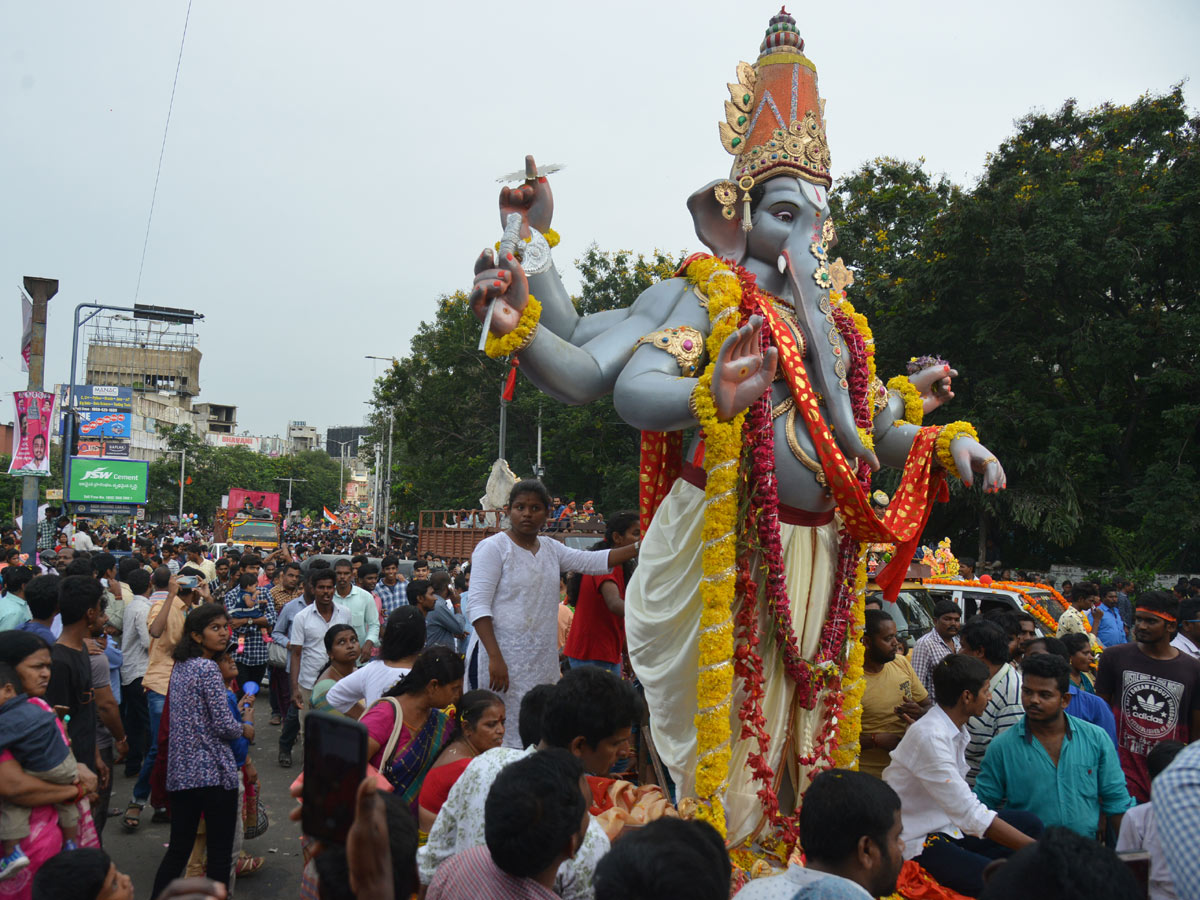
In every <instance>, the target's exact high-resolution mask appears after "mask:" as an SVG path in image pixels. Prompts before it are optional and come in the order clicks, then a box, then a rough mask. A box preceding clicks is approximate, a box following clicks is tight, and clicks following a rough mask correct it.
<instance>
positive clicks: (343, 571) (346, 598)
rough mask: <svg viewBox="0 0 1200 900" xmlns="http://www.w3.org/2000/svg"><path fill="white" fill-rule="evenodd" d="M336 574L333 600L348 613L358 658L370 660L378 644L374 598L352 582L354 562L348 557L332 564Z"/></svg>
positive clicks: (376, 610) (377, 615)
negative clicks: (356, 638)
mask: <svg viewBox="0 0 1200 900" xmlns="http://www.w3.org/2000/svg"><path fill="white" fill-rule="evenodd" d="M333 574H334V575H335V576H336V579H337V580H336V585H335V588H334V597H333V599H334V602H335V603H337V604H339V605H341V606H344V607H345V608H346V609H347V610H348V611H349V613H350V624H351V625H352V626H354V633H355V634H356V635H358V645H359V647H360V648H361V652H360V653H359V660H360V661H361V662H370V660H371V656H372V655H373V654H374V652H375V647H376V646H378V644H379V610H378V608H377V607H376V606H375V598H374V597H372V596H371V594H370V593H369V592H368V591H364V590H363V589H362V588H360V587H359V586H358V585H357V584H355V583H354V564H353V563H351V562H350V560H348V559H339V560H338V561H337V562H336V563H334V564H333Z"/></svg>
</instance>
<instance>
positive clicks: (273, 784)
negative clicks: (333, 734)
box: [103, 713, 303, 900]
mask: <svg viewBox="0 0 1200 900" xmlns="http://www.w3.org/2000/svg"><path fill="white" fill-rule="evenodd" d="M267 718H269V713H268V715H266V716H263V721H264V722H265V721H266V720H267ZM278 739H279V728H278V727H274V726H271V725H264V726H263V727H262V728H260V730H259V734H258V738H257V742H256V743H255V745H254V746H252V747H251V748H250V756H251V759H253V760H254V765H255V766H256V767H257V768H258V772H259V779H260V781H261V784H262V797H263V802H264V803H265V804H266V807H267V811H268V814H269V816H270V819H271V827H270V828H269V829H267V833H266V834H264V835H262V836H261V837H258V838H255V839H254V840H252V841H247V842H246V845H245V847H246V852H248V853H252V854H253V855H255V856H262V857H264V858H265V859H266V864H265V865H263V867H262V868H261V869H259V870H258V873H257V874H255V875H253V876H251V877H250V878H245V879H242V878H239V879H238V883H237V887H236V889H235V891H236V896H237V898H238V900H278V898H281V897H295V896H297V894H298V893H299V885H300V870H301V868H302V864H301V857H300V826H299V824H298V823H295V822H291V821H289V820H288V817H287V814H288V810H290V809H291V808H292V806H293V804H294V801H293V800H292V799H291V797H289V796H288V787H289V785H291V783H292V781H293V780H294V779H295V777H296V776H297V775H298V774H300V766H301V764H302V763H303V753H302V745H300V744H297V746H296V748H295V751H294V759H295V764H294V765H293V766H292V768H290V769H281V768H279V765H278V764H277V763H276V762H275V757H276V755H277V752H278ZM116 778H117V781H116V784H115V786H114V787H113V797H112V802H111V804H110V806H111V807H112V808H114V809H115V808H116V807H118V806H122V805H123V804H125V803H127V802H128V801H129V795H130V792H131V789H132V787H133V779H131V778H126V777H125V776H124V774H123V770H122V767H120V766H118V767H117V775H116ZM169 837H170V826H169V825H153V824H151V822H150V809H149V807H147V809H146V810H145V811H144V812H143V813H142V824H141V826H140V827H139V828H138V830H137V831H136V832H135V833H134V834H126V833H125V832H124V830H123V829H122V828H121V822H120V819H119V818H116V819H109V821H108V824H107V825H106V826H105V828H104V836H103V843H104V849H105V850H106V851H107V852H108V854H109V856H111V857H112V858H113V861H114V862H115V863H116V864H117V868H118V869H120V870H121V871H122V872H125V873H126V874H128V875H129V876H130V877H132V878H133V883H134V888H135V891H136V896H137V898H138V900H143V898H145V900H150V889H151V888H152V887H153V885H154V875H155V873H156V872H157V871H158V864H159V863H160V862H161V861H162V857H163V853H164V852H166V843H167V839H168V838H169Z"/></svg>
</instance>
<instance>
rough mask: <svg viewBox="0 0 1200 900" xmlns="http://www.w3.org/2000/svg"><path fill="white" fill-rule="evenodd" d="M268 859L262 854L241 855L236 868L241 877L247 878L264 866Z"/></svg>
mask: <svg viewBox="0 0 1200 900" xmlns="http://www.w3.org/2000/svg"><path fill="white" fill-rule="evenodd" d="M264 862H266V860H265V859H264V858H263V857H261V856H239V857H238V860H237V863H236V865H235V869H236V871H237V875H238V877H239V878H245V877H246V876H247V875H253V874H254V873H255V872H257V871H258V870H259V869H261V868H262V867H263V863H264Z"/></svg>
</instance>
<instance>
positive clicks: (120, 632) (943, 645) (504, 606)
mask: <svg viewBox="0 0 1200 900" xmlns="http://www.w3.org/2000/svg"><path fill="white" fill-rule="evenodd" d="M564 507H565V505H564V504H560V503H559V502H558V501H557V500H556V498H553V497H552V496H551V495H550V494H549V493H548V492H547V491H546V489H545V487H544V486H542V485H541V483H540V482H537V481H525V482H521V483H519V484H518V485H517V486H516V487H515V488H514V489H513V492H512V494H511V496H510V502H509V504H508V507H507V509H506V521H505V526H506V527H505V528H504V530H503V531H501V532H499V533H497V534H494V535H492V536H490V537H488V538H486V539H485V540H483V541H482V542H480V543H479V544H478V545H477V546H476V548H475V551H474V553H473V554H472V557H471V559H470V560H469V561H464V560H456V559H445V560H444V559H439V558H437V557H435V556H433V555H432V554H427V555H426V556H424V557H421V558H416V559H409V560H404V559H401V558H400V557H399V556H398V555H393V554H392V553H391V552H388V551H382V550H381V549H380V548H378V547H375V546H373V545H372V544H371V543H370V541H369V540H368V541H364V540H363V539H362V538H355V537H353V536H351V535H343V534H340V533H337V532H329V531H326V532H297V531H295V530H290V531H289V532H288V534H287V535H286V536H287V537H288V538H292V540H285V542H284V544H283V545H281V547H280V548H278V549H277V550H274V551H272V552H270V553H265V554H260V553H256V552H252V551H246V552H237V551H236V550H232V549H231V550H229V551H228V552H227V553H226V554H225V555H223V556H220V557H217V558H213V556H212V555H211V553H210V552H209V545H208V543H207V541H206V540H205V539H206V537H207V536H206V535H204V534H203V533H196V532H194V531H188V532H184V533H179V532H177V531H174V530H172V529H163V528H150V527H147V528H143V529H141V530H140V531H137V532H132V533H131V531H129V530H125V529H116V528H113V529H107V528H105V527H103V526H101V527H96V528H92V527H89V526H88V525H86V524H83V523H80V524H77V525H73V524H72V523H70V522H69V521H66V520H63V519H55V520H51V519H49V518H48V519H47V523H49V524H48V525H47V527H44V528H40V529H39V553H38V556H37V558H36V559H35V560H23V559H21V558H20V557H19V556H12V555H10V554H8V553H5V554H3V558H4V560H5V563H4V565H3V566H2V567H0V580H2V581H3V588H4V593H3V595H2V596H0V750H2V751H3V753H2V754H0V801H2V803H3V807H2V810H0V841H3V859H2V860H0V898H3V897H6V896H14V897H20V896H24V897H29V896H33V897H37V898H39V900H40V898H43V897H44V898H52V897H54V898H57V897H62V898H64V900H65V898H72V900H74V898H83V897H86V898H88V900H92V898H99V897H105V898H108V897H122V896H132V886H131V885H130V884H129V879H128V878H126V877H125V876H123V875H121V874H120V873H119V872H118V871H117V869H116V866H115V865H113V863H112V861H111V859H110V858H109V857H108V856H107V855H106V854H105V853H104V852H103V851H102V850H101V849H99V848H100V845H101V841H102V836H103V834H104V832H105V828H106V824H107V819H108V809H109V805H110V797H111V793H112V790H113V777H112V775H113V769H114V768H115V767H116V766H118V765H123V767H124V772H125V775H126V777H127V778H128V779H129V780H130V782H132V788H131V792H130V798H129V801H128V803H127V805H126V806H125V809H124V813H123V814H122V815H121V816H120V825H121V827H122V828H123V829H124V830H125V831H127V832H136V831H137V830H138V829H139V828H140V827H142V825H143V821H142V820H143V815H144V814H145V815H150V816H151V817H152V818H153V819H154V820H156V821H163V822H169V825H170V837H169V840H168V842H167V845H166V848H165V852H164V854H163V857H162V860H161V863H160V865H159V868H158V872H157V876H156V878H155V880H154V884H153V894H152V896H154V897H173V896H177V897H182V896H187V895H188V893H187V892H189V891H191V892H193V893H194V892H199V895H209V896H216V897H220V896H229V894H230V892H231V891H232V890H233V887H234V885H235V883H236V880H237V878H239V877H243V878H244V877H247V876H249V875H253V874H254V873H255V872H256V871H258V870H259V869H260V868H261V867H262V866H263V865H264V864H265V863H264V860H263V858H262V857H256V856H253V855H251V854H249V853H247V852H246V851H244V850H243V849H242V841H243V840H244V834H245V831H246V828H247V825H248V815H250V813H248V811H249V810H252V809H253V807H254V804H253V802H250V801H251V800H252V798H253V797H255V796H256V795H257V792H258V790H259V784H258V782H259V776H258V772H257V771H256V769H255V766H254V763H253V761H252V760H251V759H250V757H249V753H248V750H249V745H250V743H251V742H252V741H255V740H256V737H257V739H258V740H259V741H260V742H261V741H262V740H263V739H264V735H265V734H267V733H268V732H266V730H265V729H264V727H263V725H262V717H264V716H266V715H269V717H270V718H269V719H268V727H273V728H277V729H278V735H277V738H274V740H277V742H278V745H277V751H275V752H274V755H275V761H276V764H277V765H278V766H279V767H281V768H285V769H286V768H290V767H292V766H293V764H294V763H293V757H292V753H293V750H294V749H295V747H296V744H297V743H298V741H299V737H300V734H301V731H302V726H303V720H304V718H305V717H306V715H307V714H308V713H309V712H313V711H316V712H322V713H326V714H332V715H338V716H345V717H348V718H351V719H355V720H358V721H359V722H361V723H362V725H363V726H364V727H365V729H366V733H367V752H368V759H369V764H370V768H369V775H368V777H367V779H366V780H365V781H364V782H363V785H362V787H361V788H360V792H359V804H358V810H357V812H358V821H356V824H355V826H354V828H352V833H351V838H350V839H348V840H347V843H346V845H345V846H325V847H322V846H320V845H319V844H317V843H314V842H311V841H306V862H305V867H304V872H303V876H302V881H301V884H300V885H299V887H298V891H299V893H300V895H301V896H302V897H306V898H307V897H322V898H341V897H359V898H365V897H400V898H408V897H410V896H413V895H414V894H418V893H420V894H422V895H423V896H425V897H429V898H443V900H456V898H475V897H482V896H487V897H497V898H505V897H514V898H515V897H521V898H527V897H546V898H550V897H556V896H557V897H565V898H592V897H597V898H602V900H604V898H618V897H622V898H640V897H647V898H649V897H655V898H658V897H663V896H685V895H691V896H695V897H697V898H700V900H703V898H709V897H711V898H714V900H715V898H718V897H722V898H723V897H727V896H728V895H729V892H730V888H731V877H732V873H733V869H732V867H731V863H730V858H729V856H728V854H727V853H726V851H725V848H724V846H723V844H722V842H721V840H720V838H719V836H718V835H717V833H716V832H715V831H713V830H712V829H711V828H710V827H709V826H707V825H705V824H703V823H701V822H698V821H691V820H687V819H684V818H680V817H679V815H678V813H677V812H676V809H675V807H674V805H672V804H671V803H670V802H667V801H669V800H674V799H678V798H675V797H673V796H672V791H673V786H672V785H670V784H669V780H668V779H663V778H662V777H661V774H660V777H659V778H658V779H657V780H658V781H660V783H661V782H662V781H667V782H668V783H665V784H661V786H660V788H657V789H656V790H659V791H660V792H661V796H662V798H663V803H662V804H661V806H660V807H659V817H657V818H655V819H654V820H653V821H649V822H648V823H647V822H646V821H645V820H642V821H638V822H637V823H636V824H629V825H626V826H625V827H624V828H623V829H622V828H618V829H617V830H616V831H615V832H614V833H611V835H610V832H609V831H606V828H605V827H602V825H601V824H600V823H601V821H602V820H603V817H604V814H605V812H606V811H608V810H610V809H612V807H613V804H614V800H613V797H614V796H616V795H617V794H618V793H619V791H614V790H613V784H614V783H619V782H624V781H638V780H640V779H643V778H644V776H646V775H647V774H649V773H651V772H653V768H652V767H651V766H649V765H647V766H645V767H641V766H638V765H636V764H633V765H631V764H632V763H633V758H634V757H635V756H638V755H641V756H642V757H643V759H645V758H646V757H647V756H652V754H650V753H649V752H648V749H647V746H646V742H644V741H643V740H642V739H641V732H642V731H643V730H644V729H645V727H646V724H647V723H646V722H645V720H644V704H643V703H642V701H641V699H640V696H639V693H638V685H637V681H636V677H635V674H634V673H633V672H632V671H631V670H630V668H629V665H628V660H627V656H626V654H625V647H624V629H623V614H624V592H625V585H626V583H627V582H628V579H629V577H630V575H631V573H632V570H633V567H634V565H635V564H636V556H637V552H638V548H639V546H640V531H639V522H638V516H637V515H636V513H625V512H617V513H613V514H611V515H610V516H609V517H608V518H607V519H606V520H603V522H604V526H603V529H604V530H603V532H602V535H603V536H602V537H601V536H600V535H599V534H598V535H597V538H598V540H597V543H596V545H595V547H594V548H593V549H591V550H576V549H572V548H570V547H568V546H566V545H565V544H564V543H562V542H561V541H559V540H556V539H555V538H554V537H553V536H552V535H551V534H548V533H547V532H548V531H551V530H552V529H553V523H554V522H555V521H557V519H558V516H557V515H556V513H558V512H561V509H562V508H564ZM374 554H378V555H374ZM328 557H333V559H332V560H331V559H329V558H328ZM373 559H377V560H379V561H378V562H375V561H373ZM1129 587H1131V586H1128V585H1126V584H1125V583H1116V584H1112V585H1099V586H1098V585H1094V584H1091V583H1079V584H1074V585H1070V584H1068V585H1064V588H1065V590H1066V592H1067V596H1068V598H1069V600H1070V607H1069V609H1068V610H1067V611H1066V612H1065V613H1064V614H1063V615H1062V619H1061V621H1060V622H1059V625H1058V628H1057V634H1056V635H1050V634H1043V633H1041V631H1042V629H1041V628H1040V627H1039V624H1038V622H1037V620H1035V619H1034V618H1033V616H1031V615H1028V614H1027V613H1022V612H1016V611H1010V610H991V611H989V612H986V613H984V614H982V615H978V616H975V617H973V618H971V619H969V620H967V621H965V622H964V621H962V610H961V608H960V607H959V606H958V605H957V604H956V603H954V602H953V601H942V602H940V603H939V604H938V605H937V606H936V607H935V608H934V609H933V619H934V627H933V629H932V630H930V631H929V633H928V634H925V635H924V636H922V637H921V638H920V639H919V640H917V641H916V642H915V644H914V645H913V646H912V648H911V650H909V648H907V647H905V646H904V645H903V644H902V642H901V637H902V635H901V633H900V632H898V630H897V624H896V621H897V620H896V619H895V618H894V617H893V616H892V615H890V614H889V612H888V611H886V610H885V609H884V608H883V606H884V603H885V602H886V601H883V600H881V599H872V601H871V602H870V604H869V608H868V609H867V611H866V625H865V633H864V635H863V644H864V673H865V677H866V692H865V694H864V696H863V699H862V734H861V739H860V743H861V748H862V749H861V759H860V765H859V769H860V771H859V772H850V771H841V770H837V771H833V772H829V773H825V774H822V775H820V776H818V777H817V778H816V779H815V780H814V781H813V782H812V785H811V786H810V787H809V789H808V790H807V792H806V793H805V795H804V803H803V805H802V807H801V812H800V816H799V821H798V828H799V835H800V846H801V847H802V849H803V854H804V860H803V865H801V864H798V863H796V862H795V861H793V864H792V865H790V866H789V867H788V868H787V869H786V870H784V871H783V872H782V874H778V875H776V876H774V877H764V878H756V879H754V880H752V881H750V883H749V884H747V885H745V886H744V887H741V891H740V893H741V895H742V896H745V897H747V898H750V900H753V898H774V897H796V898H818V897H831V898H841V897H862V896H870V897H876V896H886V895H889V894H890V893H892V892H893V891H894V890H895V889H896V887H897V882H898V879H901V878H902V872H903V871H904V866H905V863H906V861H909V860H911V861H914V862H915V863H917V864H919V866H920V867H921V868H922V869H923V870H924V872H926V873H928V874H929V875H930V876H932V877H933V878H935V879H936V880H937V881H938V882H939V883H940V884H941V885H943V886H944V887H946V888H949V889H952V890H954V891H957V892H958V893H960V894H962V895H965V896H972V897H976V896H978V897H1012V896H1030V897H1041V896H1046V897H1049V896H1055V897H1060V896H1062V897H1071V896H1079V897H1083V896H1087V897H1089V898H1092V897H1127V896H1129V897H1132V896H1137V894H1136V888H1135V887H1134V878H1133V875H1132V874H1131V873H1130V870H1129V868H1128V867H1127V866H1126V865H1125V863H1123V862H1122V861H1121V860H1120V858H1119V857H1118V856H1117V855H1116V852H1114V851H1121V852H1122V853H1134V854H1135V855H1136V853H1137V852H1139V851H1140V852H1142V853H1143V854H1145V855H1146V856H1148V859H1149V873H1148V883H1149V886H1150V896H1152V897H1155V898H1159V897H1161V898H1172V897H1189V896H1200V864H1196V863H1195V862H1194V857H1195V852H1194V844H1193V842H1194V840H1195V839H1196V837H1197V836H1200V821H1197V820H1196V817H1195V815H1194V809H1195V808H1200V806H1198V804H1200V751H1196V749H1195V748H1194V747H1188V746H1187V745H1188V743H1189V741H1190V739H1191V736H1192V735H1193V734H1197V733H1200V732H1198V731H1197V729H1200V659H1198V658H1197V657H1200V583H1189V582H1181V583H1180V584H1179V585H1177V586H1176V588H1175V590H1174V591H1173V592H1164V591H1157V590H1144V591H1141V592H1140V593H1135V592H1131V591H1130V590H1129ZM260 689H261V691H262V693H264V694H265V695H266V705H267V707H268V708H267V709H262V708H261V707H262V706H263V705H264V704H263V699H262V698H261V697H258V698H257V700H258V703H257V706H258V707H259V709H258V715H259V717H260V718H259V722H258V726H257V734H256V723H255V714H256V702H255V700H256V696H257V695H258V693H259V691H260ZM267 740H272V738H267ZM301 781H302V780H299V779H298V781H297V784H296V785H294V786H293V793H294V794H295V795H296V796H299V795H300V792H301V789H300V787H299V784H300V783H301ZM1166 784H1170V785H1172V790H1171V791H1170V792H1167V791H1166V790H1165V789H1164V787H1163V785H1166ZM122 802H123V801H122ZM147 806H150V807H151V808H152V812H147V811H146V807H147ZM1189 811H1190V812H1189ZM609 821H611V819H610V820H609ZM999 860H1006V862H1004V863H1003V865H1000V864H999V863H998V861H999ZM385 864H386V865H385ZM385 869H386V871H384V870H385ZM201 875H203V876H204V878H203V879H201V880H200V881H197V880H196V878H197V877H198V876H201ZM735 883H736V882H735ZM181 885H182V886H183V887H180V886H181ZM1131 891H1132V893H1131ZM1017 892H1019V893H1017Z"/></svg>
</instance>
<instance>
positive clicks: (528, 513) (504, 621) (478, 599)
mask: <svg viewBox="0 0 1200 900" xmlns="http://www.w3.org/2000/svg"><path fill="white" fill-rule="evenodd" d="M549 508H550V494H549V493H548V492H547V491H546V488H545V486H544V485H543V484H542V483H541V482H540V481H536V480H532V479H530V480H527V481H521V482H518V483H517V484H516V485H515V486H514V487H513V489H512V492H511V493H510V494H509V500H508V507H507V512H508V517H509V523H510V524H509V527H508V529H506V530H505V531H503V532H501V533H500V534H497V535H493V536H492V537H490V538H488V539H487V540H484V541H481V542H480V543H479V544H478V545H477V546H476V547H475V551H474V553H472V555H471V610H470V615H471V624H472V626H473V627H474V629H475V631H474V634H472V635H471V640H470V642H469V643H468V644H467V684H469V685H470V689H471V690H476V689H478V688H491V690H493V691H495V692H496V693H498V694H499V695H500V697H501V698H502V699H503V700H504V703H505V706H506V707H507V708H508V709H510V710H513V711H514V712H516V713H518V714H519V711H520V708H521V698H522V697H524V696H525V693H526V692H527V691H528V690H529V689H530V688H532V687H533V686H534V685H538V684H553V683H555V682H556V681H558V676H559V670H558V603H559V593H558V590H559V579H560V577H561V576H562V574H563V573H564V572H582V573H583V574H585V575H603V574H606V573H607V572H609V571H611V570H612V568H613V566H619V565H620V564H621V563H623V562H625V561H626V560H627V559H632V558H633V557H634V556H635V555H636V554H637V547H636V546H635V545H633V544H630V545H627V546H625V547H618V548H614V549H612V550H572V549H571V548H570V547H567V546H566V545H565V544H563V543H561V542H560V541H556V540H554V539H553V538H549V537H544V536H542V535H540V534H539V532H540V531H541V529H542V525H543V524H545V521H546V517H547V515H548V514H549ZM520 743H521V741H520V737H519V734H518V731H517V729H515V728H513V729H509V730H508V731H506V732H505V734H504V746H506V747H515V748H518V749H519V748H520Z"/></svg>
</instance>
